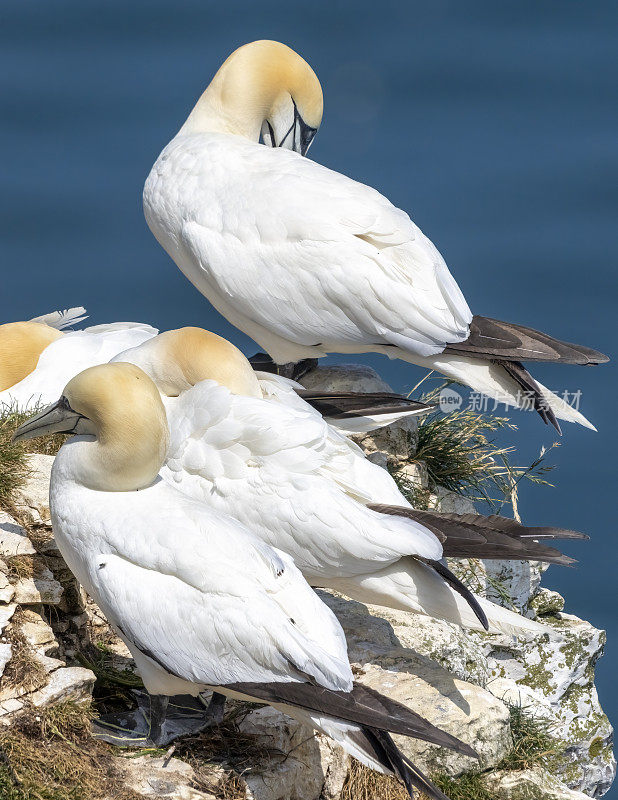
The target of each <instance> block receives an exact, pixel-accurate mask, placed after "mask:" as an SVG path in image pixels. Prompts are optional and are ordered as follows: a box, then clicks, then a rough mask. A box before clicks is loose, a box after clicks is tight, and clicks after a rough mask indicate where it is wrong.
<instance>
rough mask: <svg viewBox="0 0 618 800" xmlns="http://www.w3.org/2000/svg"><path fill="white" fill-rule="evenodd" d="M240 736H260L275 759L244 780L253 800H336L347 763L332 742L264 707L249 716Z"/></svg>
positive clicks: (247, 773) (242, 723)
mask: <svg viewBox="0 0 618 800" xmlns="http://www.w3.org/2000/svg"><path fill="white" fill-rule="evenodd" d="M239 727H240V731H241V732H242V733H245V734H250V735H252V736H256V737H257V740H258V741H259V742H260V744H261V745H262V746H264V747H266V748H268V749H269V750H274V751H276V752H277V753H278V754H280V755H276V754H273V755H272V757H271V758H270V759H268V761H267V763H265V764H262V765H260V766H259V767H258V768H257V769H251V770H250V771H248V772H246V773H245V774H244V775H243V779H244V781H245V782H246V784H247V789H248V791H247V798H248V800H249V798H251V800H316V799H317V798H321V800H336V798H338V797H339V795H340V793H341V789H342V787H343V784H344V781H345V778H346V775H347V773H348V764H349V759H348V758H347V756H346V755H345V753H344V752H343V750H342V749H341V748H340V747H338V746H337V745H336V744H335V743H334V742H333V741H332V739H329V738H328V737H327V736H321V735H320V734H316V733H315V731H314V730H313V729H312V728H311V727H310V726H308V725H302V724H300V723H299V722H297V721H296V720H293V719H291V718H290V717H288V716H286V715H285V714H282V713H281V712H279V711H276V710H275V709H274V708H270V707H269V706H265V707H263V708H258V709H256V710H255V711H252V712H251V713H250V714H248V715H247V716H246V717H245V719H244V720H243V721H242V722H241V724H240V726H239Z"/></svg>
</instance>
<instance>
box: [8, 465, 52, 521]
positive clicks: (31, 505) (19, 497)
mask: <svg viewBox="0 0 618 800" xmlns="http://www.w3.org/2000/svg"><path fill="white" fill-rule="evenodd" d="M26 458H27V465H28V471H29V474H28V478H27V479H26V482H25V484H24V485H23V486H21V487H20V488H19V489H18V490H17V491H16V492H15V498H16V505H17V507H18V508H20V509H23V510H24V511H27V512H28V513H29V514H30V515H31V516H32V518H33V520H34V521H35V522H39V523H40V522H49V519H50V515H49V480H50V475H51V468H52V464H53V463H54V456H48V455H43V454H42V453H30V454H29V455H28V456H27V457H26Z"/></svg>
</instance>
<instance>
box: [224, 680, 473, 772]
mask: <svg viewBox="0 0 618 800" xmlns="http://www.w3.org/2000/svg"><path fill="white" fill-rule="evenodd" d="M226 687H227V688H228V689H233V690H234V691H236V692H240V693H241V694H245V695H247V696H248V697H252V698H255V701H256V702H258V703H260V702H266V703H283V704H286V705H290V706H296V707H297V708H303V709H305V710H306V711H310V712H317V713H318V714H320V715H322V716H326V717H331V718H332V719H336V720H341V721H344V722H348V723H350V722H351V723H352V724H354V725H358V726H359V727H361V728H362V727H364V726H369V727H371V728H372V729H379V730H383V731H390V732H391V733H398V734H401V735H402V736H412V737H413V738H415V739H421V740H422V741H424V742H431V743H432V744H437V745H439V746H440V747H447V748H449V749H450V750H454V751H455V752H457V753H461V754H462V755H465V756H470V757H471V758H478V753H476V751H475V750H474V749H473V748H472V747H470V745H468V744H465V742H462V741H460V740H459V739H457V738H456V737H455V736H452V735H451V734H450V733H447V732H446V731H442V730H440V729H439V728H436V726H435V725H432V724H431V723H430V722H428V721H427V720H426V719H424V718H423V717H421V716H420V715H419V714H416V713H415V712H414V711H412V710H411V709H409V708H407V706H404V705H403V704H402V703H398V702H397V701H396V700H393V699H391V698H390V697H387V696H386V695H383V694H380V692H377V691H376V690H375V689H371V688H369V687H368V686H362V685H361V684H360V683H355V684H354V686H353V688H352V691H351V692H336V691H333V690H331V689H326V688H324V687H323V686H316V685H314V684H312V683H292V682H284V681H281V682H276V683H234V684H226Z"/></svg>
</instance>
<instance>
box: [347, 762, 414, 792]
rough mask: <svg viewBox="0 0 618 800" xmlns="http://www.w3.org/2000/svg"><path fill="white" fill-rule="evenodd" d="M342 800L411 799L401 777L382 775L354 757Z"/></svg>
mask: <svg viewBox="0 0 618 800" xmlns="http://www.w3.org/2000/svg"><path fill="white" fill-rule="evenodd" d="M341 800H410V795H409V794H408V792H407V791H406V789H405V787H404V785H403V783H402V782H401V781H400V780H399V778H396V777H394V776H393V775H381V774H380V773H379V772H375V771H374V770H372V769H369V767H366V766H364V764H361V763H360V761H357V760H356V759H354V758H353V759H351V761H350V771H349V772H348V777H347V778H346V780H345V784H344V785H343V790H342V792H341Z"/></svg>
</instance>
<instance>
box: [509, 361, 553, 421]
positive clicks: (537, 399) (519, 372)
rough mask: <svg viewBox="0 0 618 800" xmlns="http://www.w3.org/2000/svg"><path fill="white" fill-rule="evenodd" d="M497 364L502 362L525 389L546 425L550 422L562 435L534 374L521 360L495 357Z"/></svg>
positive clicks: (526, 395)
mask: <svg viewBox="0 0 618 800" xmlns="http://www.w3.org/2000/svg"><path fill="white" fill-rule="evenodd" d="M494 363H495V364H500V366H502V367H504V369H505V370H506V371H507V372H508V374H509V375H510V376H511V378H513V380H514V381H515V382H516V383H517V385H518V386H520V387H521V388H522V389H523V391H524V397H525V398H529V399H530V400H531V401H532V405H533V407H534V410H535V411H536V412H537V414H538V415H539V416H540V417H541V419H542V420H543V422H544V423H545V424H546V425H549V424H550V423H551V424H552V425H553V426H554V428H555V429H556V430H557V431H558V433H559V434H560V436H562V428H561V427H560V423H559V422H558V420H557V418H556V415H555V414H554V412H553V411H552V410H551V408H550V407H549V404H548V403H547V400H546V398H545V395H544V394H543V392H542V391H541V389H540V388H539V384H538V383H537V382H536V381H535V380H534V378H533V377H532V375H531V374H530V373H529V372H528V370H527V369H526V368H525V367H524V365H523V364H522V363H521V362H520V361H504V360H502V359H494Z"/></svg>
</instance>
